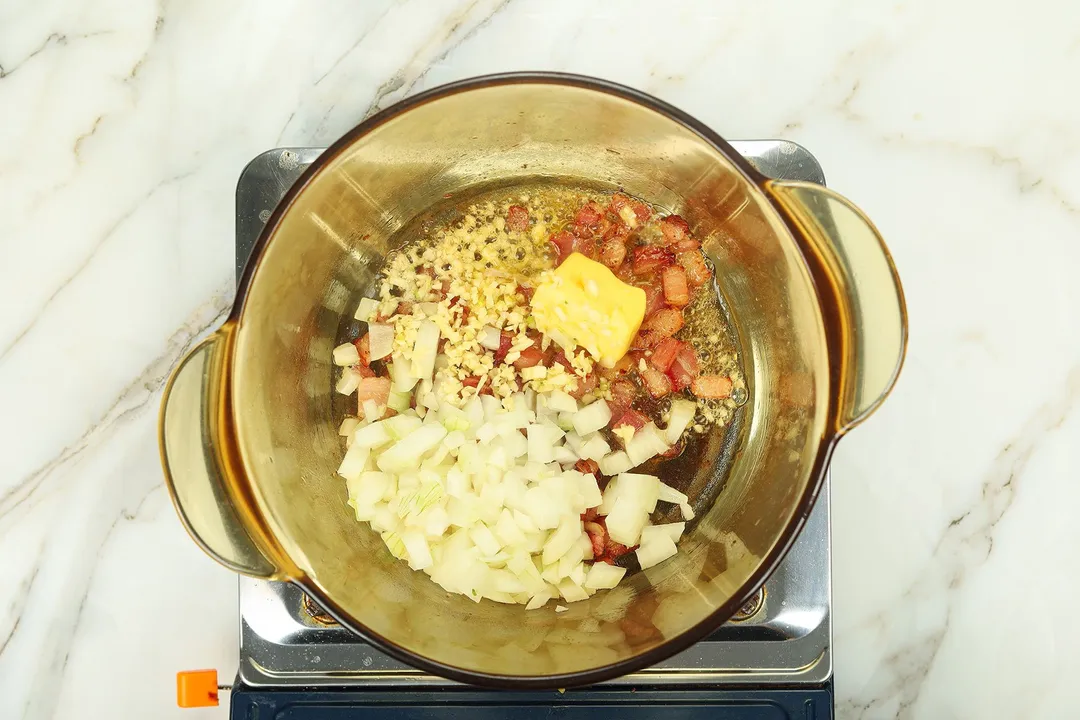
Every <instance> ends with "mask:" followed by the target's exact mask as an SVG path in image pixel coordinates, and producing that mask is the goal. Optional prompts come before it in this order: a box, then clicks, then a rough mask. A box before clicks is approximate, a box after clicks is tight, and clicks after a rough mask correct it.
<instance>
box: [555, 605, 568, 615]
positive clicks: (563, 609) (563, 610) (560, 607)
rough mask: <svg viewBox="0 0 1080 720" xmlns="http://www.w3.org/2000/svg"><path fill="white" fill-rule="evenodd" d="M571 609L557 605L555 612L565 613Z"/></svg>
mask: <svg viewBox="0 0 1080 720" xmlns="http://www.w3.org/2000/svg"><path fill="white" fill-rule="evenodd" d="M569 609H570V608H568V607H566V606H565V605H556V606H555V612H557V613H564V612H566V611H567V610H569Z"/></svg>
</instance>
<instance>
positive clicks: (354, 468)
mask: <svg viewBox="0 0 1080 720" xmlns="http://www.w3.org/2000/svg"><path fill="white" fill-rule="evenodd" d="M370 452H371V451H370V450H369V449H368V448H366V447H363V446H361V445H357V444H356V443H355V442H353V444H352V445H351V446H350V447H349V450H348V452H346V453H345V457H344V458H342V460H341V465H339V466H338V475H340V476H341V477H343V478H345V479H346V480H353V481H355V480H357V479H358V478H359V477H360V473H362V472H364V466H365V465H367V461H368V455H369V454H370Z"/></svg>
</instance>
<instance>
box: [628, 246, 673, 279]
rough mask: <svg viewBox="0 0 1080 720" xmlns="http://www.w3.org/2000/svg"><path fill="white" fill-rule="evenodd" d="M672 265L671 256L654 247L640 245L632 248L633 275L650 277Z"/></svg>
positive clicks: (665, 251)
mask: <svg viewBox="0 0 1080 720" xmlns="http://www.w3.org/2000/svg"><path fill="white" fill-rule="evenodd" d="M671 263H672V255H671V253H669V252H668V251H667V250H665V249H664V248H662V247H657V246H656V245H641V246H640V247H636V248H634V274H635V275H637V276H639V277H640V276H642V275H651V274H653V273H655V272H658V271H660V270H663V269H664V268H665V267H667V266H668V265H670V264H671Z"/></svg>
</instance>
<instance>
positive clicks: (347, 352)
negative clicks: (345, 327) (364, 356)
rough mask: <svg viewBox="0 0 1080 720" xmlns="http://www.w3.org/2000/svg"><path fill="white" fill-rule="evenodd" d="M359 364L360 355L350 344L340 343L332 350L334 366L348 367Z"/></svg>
mask: <svg viewBox="0 0 1080 720" xmlns="http://www.w3.org/2000/svg"><path fill="white" fill-rule="evenodd" d="M358 362H360V353H359V352H358V351H357V350H356V346H355V345H353V344H352V343H351V342H347V343H342V344H340V345H338V346H337V347H336V348H334V364H335V365H339V366H341V367H348V366H349V365H355V364H356V363H358Z"/></svg>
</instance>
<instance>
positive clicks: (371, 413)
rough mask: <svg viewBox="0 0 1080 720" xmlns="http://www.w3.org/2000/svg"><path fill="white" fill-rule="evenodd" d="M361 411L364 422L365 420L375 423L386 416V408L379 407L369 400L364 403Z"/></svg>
mask: <svg viewBox="0 0 1080 720" xmlns="http://www.w3.org/2000/svg"><path fill="white" fill-rule="evenodd" d="M361 409H362V410H363V411H364V420H367V421H368V422H369V423H371V422H375V421H376V420H378V419H379V418H381V417H382V416H383V415H384V414H386V408H385V407H382V406H380V405H379V404H378V403H377V402H375V401H374V400H372V399H370V398H369V399H367V400H365V401H364V403H363V405H362V407H361Z"/></svg>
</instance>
